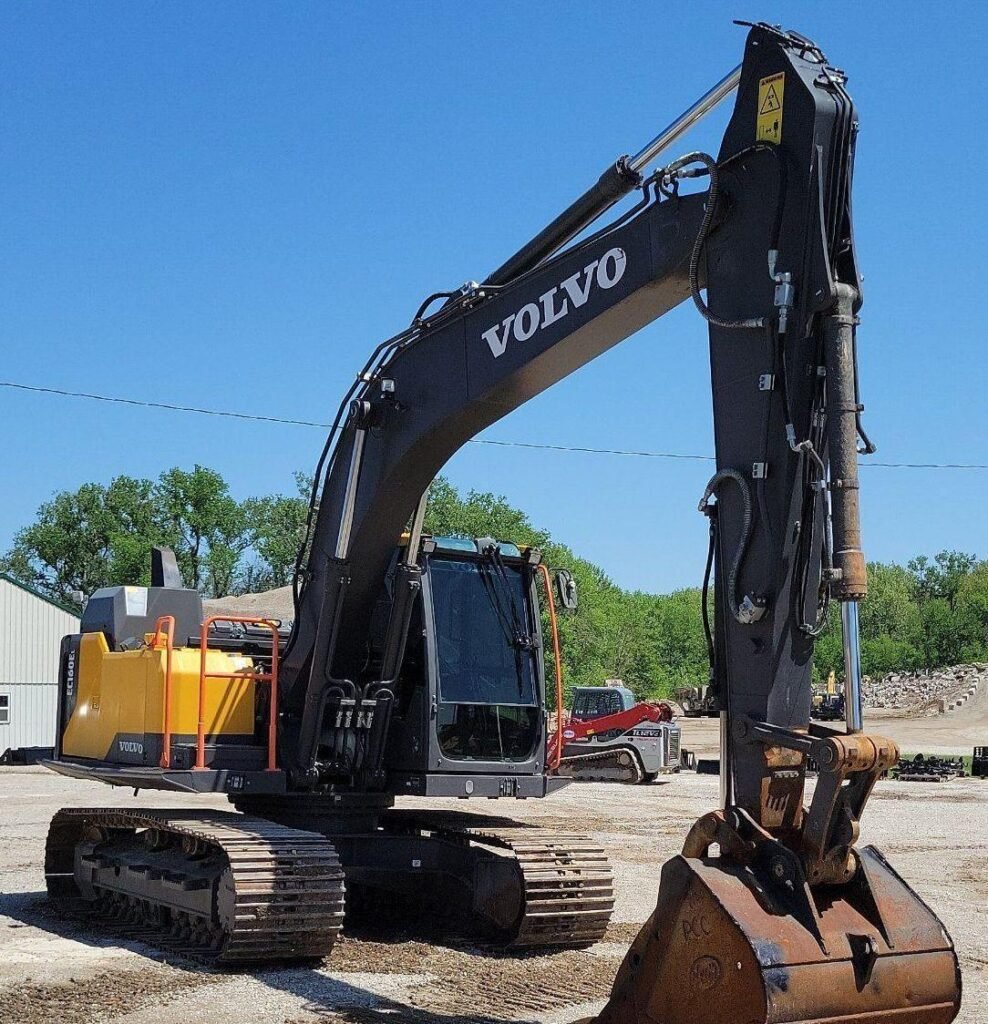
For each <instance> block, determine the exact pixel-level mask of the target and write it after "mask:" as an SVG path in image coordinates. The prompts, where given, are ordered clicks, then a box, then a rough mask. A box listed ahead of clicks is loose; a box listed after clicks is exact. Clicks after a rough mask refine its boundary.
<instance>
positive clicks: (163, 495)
mask: <svg viewBox="0 0 988 1024" xmlns="http://www.w3.org/2000/svg"><path fill="white" fill-rule="evenodd" d="M154 498H155V501H156V502H157V504H158V508H159V511H160V514H161V517H162V521H163V523H164V527H165V533H166V536H167V537H168V540H169V542H170V543H171V546H172V547H173V548H174V549H175V555H176V558H177V559H178V564H179V568H180V569H181V571H182V575H183V577H184V579H185V583H186V586H189V587H193V588H194V589H196V590H201V591H203V592H204V593H205V594H207V595H208V596H209V597H221V596H223V595H224V594H230V593H233V592H234V589H235V587H236V584H237V573H238V568H239V565H240V559H241V557H242V555H243V553H244V552H245V551H246V550H247V548H248V547H249V546H250V534H249V531H248V528H247V517H246V513H245V510H244V508H243V507H242V506H241V505H239V504H238V503H237V502H236V501H235V500H234V499H233V498H232V497H231V496H230V488H229V486H228V484H227V482H226V481H225V480H224V479H223V477H222V476H220V474H219V473H217V472H216V471H215V470H212V469H206V468H205V467H204V466H200V465H196V466H195V468H194V469H193V470H192V471H191V472H188V471H186V470H183V469H179V468H178V467H176V468H174V469H170V470H168V471H167V472H164V473H162V474H161V476H160V477H159V479H158V482H157V483H156V484H155V488H154Z"/></svg>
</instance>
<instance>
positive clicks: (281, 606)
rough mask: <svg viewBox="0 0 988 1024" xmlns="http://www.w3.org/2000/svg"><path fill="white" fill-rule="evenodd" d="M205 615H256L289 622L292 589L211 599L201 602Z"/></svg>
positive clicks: (292, 613) (293, 616) (279, 588)
mask: <svg viewBox="0 0 988 1024" xmlns="http://www.w3.org/2000/svg"><path fill="white" fill-rule="evenodd" d="M202 606H203V608H204V609H205V611H206V614H207V615H257V616H260V617H263V618H267V619H280V620H281V621H282V622H291V621H292V620H293V619H294V618H295V608H294V605H293V604H292V588H291V587H278V588H277V589H276V590H266V591H264V592H263V593H261V594H239V595H237V596H230V597H213V598H209V599H208V600H205V601H203V602H202Z"/></svg>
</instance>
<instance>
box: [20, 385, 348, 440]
mask: <svg viewBox="0 0 988 1024" xmlns="http://www.w3.org/2000/svg"><path fill="white" fill-rule="evenodd" d="M0 388H15V389H16V390H18V391H36V392H38V393H39V394H43V395H61V396H62V397H63V398H88V399H90V400H91V401H93V402H110V403H112V404H115V405H137V406H140V407H141V408H144V409H167V410H168V411H169V412H195V413H198V414H199V415H200V416H228V417H231V418H233V419H237V420H259V421H261V422H262V423H288V424H290V425H291V426H294V427H323V428H328V427H329V424H328V423H316V422H315V421H313V420H289V419H284V418H282V417H281V416H258V415H256V414H255V413H251V412H230V411H229V410H226V409H200V408H199V407H198V406H195V405H172V404H170V403H169V402H145V401H142V400H141V399H138V398H117V397H115V396H111V395H94V394H90V393H89V392H87V391H64V390H63V389H62V388H42V387H37V386H36V385H34V384H16V383H14V382H13V381H10V380H0Z"/></svg>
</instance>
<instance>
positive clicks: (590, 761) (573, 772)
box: [559, 747, 645, 784]
mask: <svg viewBox="0 0 988 1024" xmlns="http://www.w3.org/2000/svg"><path fill="white" fill-rule="evenodd" d="M622 754H624V755H626V756H627V757H628V759H629V760H630V763H629V764H623V763H622V761H621V755H622ZM601 769H606V770H608V771H611V772H618V773H619V774H618V775H613V774H612V775H602V774H600V771H601ZM559 774H560V775H562V776H563V777H564V778H570V779H576V780H577V781H578V782H631V783H635V784H637V783H639V782H641V781H643V779H644V778H645V772H644V770H643V769H642V766H641V762H640V761H639V759H638V754H637V752H635V751H634V750H632V749H630V748H628V747H617V748H611V749H610V750H602V751H600V752H599V753H597V752H595V753H593V754H574V755H573V756H572V757H564V758H563V759H562V761H560V763H559Z"/></svg>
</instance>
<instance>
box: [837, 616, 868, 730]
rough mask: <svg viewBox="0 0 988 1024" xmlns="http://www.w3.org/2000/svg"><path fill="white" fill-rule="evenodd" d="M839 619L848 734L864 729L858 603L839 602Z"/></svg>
mask: <svg viewBox="0 0 988 1024" xmlns="http://www.w3.org/2000/svg"><path fill="white" fill-rule="evenodd" d="M840 618H841V627H842V630H843V633H844V720H845V721H846V722H847V731H848V732H861V730H862V729H863V728H864V712H863V709H862V695H861V642H860V636H861V635H860V631H859V627H858V602H857V601H843V602H841V606H840Z"/></svg>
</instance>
